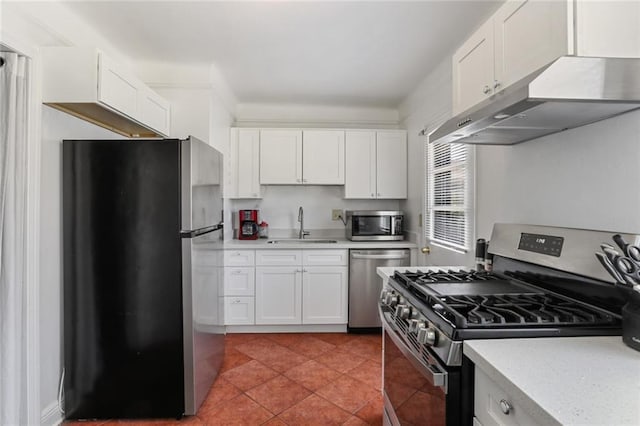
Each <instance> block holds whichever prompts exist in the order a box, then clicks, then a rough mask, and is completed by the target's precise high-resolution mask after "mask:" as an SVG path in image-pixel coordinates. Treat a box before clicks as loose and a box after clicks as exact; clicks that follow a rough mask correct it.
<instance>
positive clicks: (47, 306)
mask: <svg viewBox="0 0 640 426" xmlns="http://www.w3.org/2000/svg"><path fill="white" fill-rule="evenodd" d="M69 138H74V139H92V138H96V139H97V138H102V139H104V138H108V139H123V138H122V136H120V135H117V134H115V133H112V132H110V131H108V130H105V129H103V128H101V127H97V126H94V125H93V124H90V123H87V122H85V121H82V120H80V119H78V118H75V117H73V116H71V115H69V114H65V113H62V112H60V111H58V110H55V109H53V108H50V107H47V106H44V107H43V109H42V159H41V169H40V170H41V171H40V173H41V176H40V178H41V182H40V190H41V193H40V354H41V356H40V401H41V406H42V411H43V413H47V414H49V415H50V414H51V413H55V412H56V411H55V410H53V409H52V408H53V407H55V406H56V405H57V397H58V383H59V379H60V372H61V366H62V351H63V348H62V338H61V336H62V311H61V307H62V298H61V296H62V203H61V201H62V140H63V139H69ZM51 420H54V421H55V420H56V419H55V418H52V419H51Z"/></svg>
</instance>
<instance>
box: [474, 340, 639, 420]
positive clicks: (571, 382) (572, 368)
mask: <svg viewBox="0 0 640 426" xmlns="http://www.w3.org/2000/svg"><path fill="white" fill-rule="evenodd" d="M463 352H464V354H465V355H466V356H467V357H469V358H470V359H471V360H472V361H473V362H474V363H475V364H476V366H478V367H479V368H480V369H482V370H483V371H484V372H485V373H486V374H487V375H488V376H489V377H491V379H493V380H494V381H495V382H496V384H498V385H499V386H500V387H501V388H502V389H503V390H504V391H505V392H506V393H507V394H508V395H510V396H511V397H513V398H514V400H517V402H518V403H519V404H520V405H521V406H522V407H523V409H524V410H526V411H528V412H529V413H530V414H533V415H535V417H534V418H535V419H536V421H539V422H540V424H544V425H554V424H563V425H634V426H637V425H640V352H638V351H635V350H633V349H631V348H629V347H627V346H625V345H624V344H623V343H622V338H621V337H620V336H611V337H555V338H537V339H496V340H468V341H465V342H464V349H463Z"/></svg>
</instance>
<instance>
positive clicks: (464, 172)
mask: <svg viewBox="0 0 640 426" xmlns="http://www.w3.org/2000/svg"><path fill="white" fill-rule="evenodd" d="M426 156H427V157H426V165H427V173H426V186H425V189H426V194H425V201H426V205H425V233H426V234H425V237H426V239H427V240H428V241H429V242H430V243H433V244H436V245H441V246H443V247H445V248H449V249H453V250H459V251H467V250H469V249H470V247H471V241H470V240H471V233H472V229H473V189H474V183H473V166H474V148H473V146H470V145H463V144H432V143H428V142H427V149H426Z"/></svg>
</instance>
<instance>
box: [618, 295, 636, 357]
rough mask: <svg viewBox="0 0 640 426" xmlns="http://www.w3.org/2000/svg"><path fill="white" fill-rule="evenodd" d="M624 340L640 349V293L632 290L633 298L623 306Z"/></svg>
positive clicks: (634, 347)
mask: <svg viewBox="0 0 640 426" xmlns="http://www.w3.org/2000/svg"><path fill="white" fill-rule="evenodd" d="M622 341H623V342H624V344H625V345H627V346H629V347H630V348H633V349H635V350H636V351H640V293H638V292H637V291H633V292H631V300H629V302H628V303H627V304H626V305H624V306H623V307H622Z"/></svg>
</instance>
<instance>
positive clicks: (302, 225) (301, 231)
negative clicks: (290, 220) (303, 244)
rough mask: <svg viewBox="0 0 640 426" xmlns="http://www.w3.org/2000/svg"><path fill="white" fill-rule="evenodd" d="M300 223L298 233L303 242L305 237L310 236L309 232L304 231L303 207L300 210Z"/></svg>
mask: <svg viewBox="0 0 640 426" xmlns="http://www.w3.org/2000/svg"><path fill="white" fill-rule="evenodd" d="M298 222H300V231H298V238H299V239H301V240H302V239H304V237H305V236H307V235H309V231H305V230H304V211H303V210H302V206H300V208H298Z"/></svg>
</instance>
